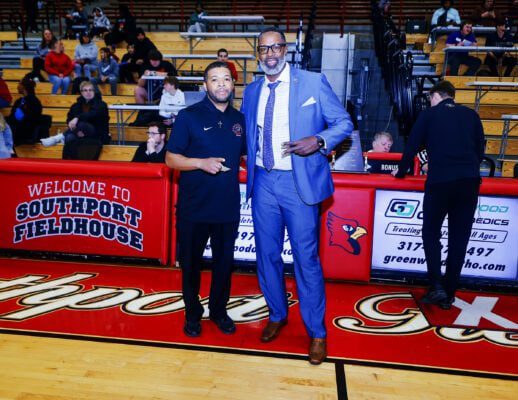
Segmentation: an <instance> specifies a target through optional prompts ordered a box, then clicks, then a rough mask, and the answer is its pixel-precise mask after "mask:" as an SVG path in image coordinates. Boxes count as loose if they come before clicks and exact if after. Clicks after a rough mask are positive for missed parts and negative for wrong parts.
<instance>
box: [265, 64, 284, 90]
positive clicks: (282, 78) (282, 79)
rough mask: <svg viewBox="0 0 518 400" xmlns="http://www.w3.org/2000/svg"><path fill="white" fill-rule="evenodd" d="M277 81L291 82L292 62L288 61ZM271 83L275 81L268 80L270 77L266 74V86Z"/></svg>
mask: <svg viewBox="0 0 518 400" xmlns="http://www.w3.org/2000/svg"><path fill="white" fill-rule="evenodd" d="M275 82H286V83H290V64H289V63H288V62H287V61H286V66H285V67H284V69H283V70H282V72H281V74H280V75H279V77H278V78H277V79H276V80H275ZM269 83H273V82H270V81H269V80H268V78H267V77H266V76H265V77H264V82H263V86H264V87H266V86H268V84H269Z"/></svg>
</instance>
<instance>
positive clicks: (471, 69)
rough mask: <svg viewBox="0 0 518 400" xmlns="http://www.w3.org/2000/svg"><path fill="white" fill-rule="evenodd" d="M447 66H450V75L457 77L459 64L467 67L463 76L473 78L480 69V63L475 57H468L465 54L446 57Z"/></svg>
mask: <svg viewBox="0 0 518 400" xmlns="http://www.w3.org/2000/svg"><path fill="white" fill-rule="evenodd" d="M448 64H449V65H450V75H451V76H457V75H458V74H459V67H460V66H461V64H464V65H467V66H468V70H467V71H466V73H465V74H464V76H474V75H475V74H476V73H477V71H478V69H479V68H480V64H482V61H480V60H479V59H478V58H477V57H473V56H470V55H469V54H467V53H462V54H451V55H450V56H449V57H448Z"/></svg>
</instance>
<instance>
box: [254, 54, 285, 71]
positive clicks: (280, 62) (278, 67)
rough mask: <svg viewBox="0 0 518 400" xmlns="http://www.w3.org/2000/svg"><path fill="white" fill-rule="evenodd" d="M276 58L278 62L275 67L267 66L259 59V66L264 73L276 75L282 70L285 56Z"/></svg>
mask: <svg viewBox="0 0 518 400" xmlns="http://www.w3.org/2000/svg"><path fill="white" fill-rule="evenodd" d="M277 60H278V62H277V65H276V66H275V67H270V66H268V65H267V64H266V63H265V62H263V61H262V60H259V65H260V66H261V69H262V70H263V71H264V73H265V74H266V75H277V74H280V73H281V72H282V70H283V69H284V66H285V65H286V56H283V57H281V58H278V59H277Z"/></svg>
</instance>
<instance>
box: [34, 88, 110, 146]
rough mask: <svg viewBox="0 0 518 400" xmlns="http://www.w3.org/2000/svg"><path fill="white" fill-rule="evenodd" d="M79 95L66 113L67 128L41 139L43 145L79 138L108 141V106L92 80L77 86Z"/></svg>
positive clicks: (68, 141) (67, 141)
mask: <svg viewBox="0 0 518 400" xmlns="http://www.w3.org/2000/svg"><path fill="white" fill-rule="evenodd" d="M79 90H80V92H81V96H79V97H78V98H77V101H76V102H75V103H74V104H72V106H71V107H70V110H69V111H68V114H67V126H68V129H67V130H66V131H65V133H64V134H58V135H55V136H52V137H50V138H48V139H42V140H41V142H42V143H43V145H44V146H53V145H55V144H57V143H60V142H64V143H70V142H73V141H76V140H79V139H81V138H85V137H88V138H90V139H99V140H100V141H102V142H103V143H105V144H106V143H109V142H110V133H109V129H108V122H109V120H110V117H109V115H108V106H107V105H106V103H105V102H104V101H102V98H101V96H100V95H98V94H96V93H95V88H94V85H93V84H92V82H88V81H84V82H81V85H80V86H79Z"/></svg>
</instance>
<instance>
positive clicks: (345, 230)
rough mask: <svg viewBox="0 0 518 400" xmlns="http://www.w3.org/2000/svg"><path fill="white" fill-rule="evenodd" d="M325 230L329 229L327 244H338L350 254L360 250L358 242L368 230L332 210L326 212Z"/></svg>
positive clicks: (358, 252) (356, 253)
mask: <svg viewBox="0 0 518 400" xmlns="http://www.w3.org/2000/svg"><path fill="white" fill-rule="evenodd" d="M327 230H328V231H329V234H330V236H329V246H338V247H341V248H342V249H344V250H345V251H346V252H348V253H350V254H352V255H355V256H356V255H358V254H360V252H361V246H360V243H359V242H358V239H360V238H361V237H362V236H365V235H366V234H367V233H368V232H367V229H365V228H364V227H363V226H360V224H359V222H358V221H356V220H355V219H348V218H342V217H340V216H338V215H336V214H334V213H332V212H329V213H328V214H327Z"/></svg>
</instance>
